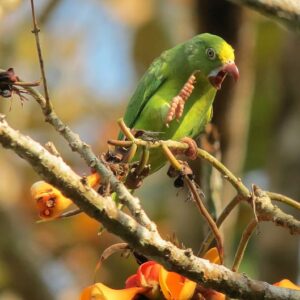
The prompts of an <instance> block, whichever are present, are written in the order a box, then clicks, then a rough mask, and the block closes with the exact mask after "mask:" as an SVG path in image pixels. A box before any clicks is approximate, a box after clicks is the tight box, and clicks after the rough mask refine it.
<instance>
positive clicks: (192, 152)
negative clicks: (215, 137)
mask: <svg viewBox="0 0 300 300" xmlns="http://www.w3.org/2000/svg"><path fill="white" fill-rule="evenodd" d="M181 142H183V143H186V144H188V146H189V147H188V149H187V150H185V153H184V154H185V155H186V156H187V157H188V158H189V159H192V160H195V159H196V158H197V157H198V154H197V152H198V146H197V144H196V142H195V141H194V140H193V139H191V138H189V137H184V138H183V139H181Z"/></svg>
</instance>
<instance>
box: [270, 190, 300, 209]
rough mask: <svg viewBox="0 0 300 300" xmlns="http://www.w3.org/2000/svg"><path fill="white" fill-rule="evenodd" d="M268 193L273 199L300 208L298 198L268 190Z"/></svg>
mask: <svg viewBox="0 0 300 300" xmlns="http://www.w3.org/2000/svg"><path fill="white" fill-rule="evenodd" d="M266 194H267V195H268V196H269V197H270V198H271V200H273V201H278V202H281V203H284V204H286V205H289V206H291V207H293V208H296V209H297V210H300V203H299V202H298V201H296V200H293V199H291V198H290V197H287V196H285V195H281V194H278V193H273V192H266Z"/></svg>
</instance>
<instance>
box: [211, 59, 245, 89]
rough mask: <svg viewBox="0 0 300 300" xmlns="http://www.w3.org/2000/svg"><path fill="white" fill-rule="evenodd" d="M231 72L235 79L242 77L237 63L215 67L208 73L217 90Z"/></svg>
mask: <svg viewBox="0 0 300 300" xmlns="http://www.w3.org/2000/svg"><path fill="white" fill-rule="evenodd" d="M227 74H229V75H230V76H231V77H233V79H234V81H237V80H238V79H239V77H240V73H239V69H238V68H237V66H236V64H235V63H228V64H225V65H224V66H222V67H221V68H218V69H215V70H213V71H212V72H210V74H209V75H208V80H209V82H210V83H211V85H213V86H214V87H215V88H216V89H217V90H219V89H220V88H221V86H222V83H223V81H224V79H225V77H226V76H227Z"/></svg>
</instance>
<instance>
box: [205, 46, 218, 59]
mask: <svg viewBox="0 0 300 300" xmlns="http://www.w3.org/2000/svg"><path fill="white" fill-rule="evenodd" d="M206 55H207V57H208V58H209V59H211V60H214V59H215V58H216V52H215V50H214V49H213V48H207V49H206Z"/></svg>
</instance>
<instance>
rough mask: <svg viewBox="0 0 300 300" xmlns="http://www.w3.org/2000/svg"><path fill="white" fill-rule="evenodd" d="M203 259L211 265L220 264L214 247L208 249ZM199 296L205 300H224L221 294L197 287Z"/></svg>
mask: <svg viewBox="0 0 300 300" xmlns="http://www.w3.org/2000/svg"><path fill="white" fill-rule="evenodd" d="M203 258H204V259H207V260H209V261H210V262H211V263H214V264H218V265H219V264H220V263H221V260H220V256H219V252H218V250H217V248H216V247H213V248H211V249H209V250H208V251H207V252H206V253H205V254H204V255H203ZM199 289H200V293H201V295H202V296H203V297H204V298H205V299H206V300H225V295H224V294H222V293H219V292H217V291H215V290H212V289H207V288H204V287H202V286H200V287H199Z"/></svg>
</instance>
